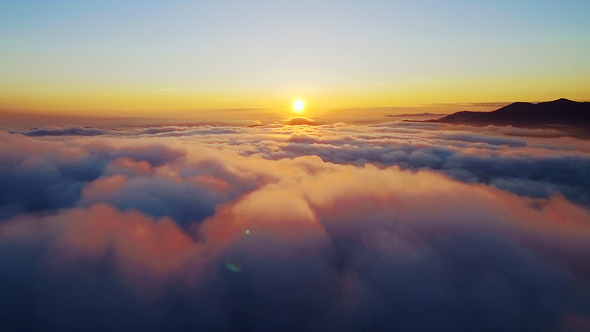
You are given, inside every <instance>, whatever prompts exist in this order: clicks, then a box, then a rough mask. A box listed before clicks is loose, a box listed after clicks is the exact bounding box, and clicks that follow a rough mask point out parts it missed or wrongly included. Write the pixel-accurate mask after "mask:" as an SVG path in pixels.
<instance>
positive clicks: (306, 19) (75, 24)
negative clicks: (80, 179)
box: [0, 0, 590, 119]
mask: <svg viewBox="0 0 590 332" xmlns="http://www.w3.org/2000/svg"><path fill="white" fill-rule="evenodd" d="M588 17H590V3H589V2H588V1H585V0H566V1H553V0H541V1H528V0H527V1H462V0H457V1H438V0H431V1H427V0H420V1H378V0H368V1H262V0H253V1H226V0H221V1H214V2H211V1H208V2H204V1H167V2H160V1H84V2H79V1H62V0H58V1H29V0H24V1H0V45H1V47H0V110H2V111H7V112H21V113H22V112H33V113H45V114H50V115H55V114H61V115H63V114H67V115H84V116H88V115H101V116H110V117H112V116H131V117H138V116H146V117H170V116H178V117H187V116H195V117H202V118H207V119H208V118H211V117H214V116H215V115H216V116H219V117H225V118H230V117H231V115H227V114H225V113H224V112H221V111H219V110H221V109H248V110H253V109H256V110H259V112H262V113H264V112H272V113H273V114H275V115H276V114H287V115H288V112H289V111H290V109H291V105H292V103H293V101H294V100H296V99H301V100H304V101H305V103H306V110H307V112H308V116H313V115H318V116H319V115H321V114H324V113H325V112H326V111H331V110H342V109H366V108H374V107H425V106H426V107H428V106H432V105H434V104H436V105H439V104H447V103H479V102H512V101H517V100H518V101H546V100H552V99H557V98H561V97H565V98H570V99H573V100H577V101H585V100H590V90H589V89H590V88H589V87H590V21H589V20H588ZM212 110H215V111H212ZM455 110H457V109H454V108H453V109H452V111H455ZM435 111H436V112H441V110H435ZM314 112H315V113H314ZM322 112H324V113H322ZM250 113H252V112H250Z"/></svg>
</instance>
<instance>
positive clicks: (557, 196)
mask: <svg viewBox="0 0 590 332" xmlns="http://www.w3.org/2000/svg"><path fill="white" fill-rule="evenodd" d="M39 133H44V134H43V135H41V134H39ZM48 133H51V134H48ZM85 133H86V134H85ZM71 135H76V136H75V137H72V136H71ZM66 136H67V137H66ZM0 170H1V172H0V219H1V221H0V275H1V276H3V279H2V280H3V282H2V283H1V285H0V312H1V313H2V315H3V316H2V317H1V318H0V327H1V328H2V330H8V331H10V330H33V331H34V330H43V331H53V330H55V331H69V330H72V331H74V330H98V331H102V330H138V329H141V330H146V331H163V330H166V331H169V330H179V331H184V330H200V331H203V330H205V331H208V330H211V331H277V330H280V331H318V330H340V331H360V330H362V331H390V330H392V329H393V330H400V331H433V330H437V331H475V330H477V331H558V330H563V331H588V330H589V329H588V327H589V325H590V267H589V266H588V264H587V262H588V260H589V259H590V210H588V208H589V207H590V173H589V172H590V171H589V170H590V143H589V142H588V141H586V140H581V139H577V138H575V137H570V136H564V135H563V134H562V133H560V132H558V131H554V130H540V129H538V130H534V129H515V128H510V127H508V128H502V127H485V128H472V127H461V126H447V125H438V124H421V123H403V122H392V123H384V124H375V125H347V124H344V123H338V124H334V125H316V126H297V125H292V124H286V125H281V124H271V125H266V126H257V127H253V128H244V127H210V126H199V127H160V128H148V129H133V130H129V131H116V132H115V131H109V130H95V129H93V128H77V129H76V130H73V129H70V128H50V129H43V128H42V129H36V130H34V131H31V132H24V133H8V132H0Z"/></svg>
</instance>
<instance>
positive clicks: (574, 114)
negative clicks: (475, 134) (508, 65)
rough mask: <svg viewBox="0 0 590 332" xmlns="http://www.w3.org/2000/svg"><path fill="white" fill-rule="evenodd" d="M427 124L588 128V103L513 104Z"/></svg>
mask: <svg viewBox="0 0 590 332" xmlns="http://www.w3.org/2000/svg"><path fill="white" fill-rule="evenodd" d="M429 122H443V123H455V124H470V125H480V126H481V125H484V126H485V125H499V126H508V125H510V126H516V127H529V126H538V125H568V126H573V127H578V128H590V102H576V101H572V100H569V99H565V98H561V99H558V100H554V101H548V102H544V103H538V104H533V103H523V102H516V103H512V104H510V105H507V106H504V107H502V108H500V109H497V110H495V111H493V112H469V111H462V112H457V113H453V114H451V115H447V116H445V117H442V118H440V119H437V120H430V121H429Z"/></svg>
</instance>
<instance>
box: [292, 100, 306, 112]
mask: <svg viewBox="0 0 590 332" xmlns="http://www.w3.org/2000/svg"><path fill="white" fill-rule="evenodd" d="M304 108H305V104H304V103H303V102H302V101H301V100H296V101H295V102H294V103H293V109H294V110H295V112H297V113H301V112H303V109H304Z"/></svg>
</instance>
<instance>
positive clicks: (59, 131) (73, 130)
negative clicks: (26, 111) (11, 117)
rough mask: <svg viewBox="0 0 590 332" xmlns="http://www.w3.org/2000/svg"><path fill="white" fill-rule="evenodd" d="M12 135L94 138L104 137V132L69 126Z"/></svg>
mask: <svg viewBox="0 0 590 332" xmlns="http://www.w3.org/2000/svg"><path fill="white" fill-rule="evenodd" d="M14 133H19V134H23V135H25V136H96V135H104V134H106V133H107V131H106V130H102V129H96V128H85V127H80V126H70V127H65V128H60V127H45V128H36V129H31V130H29V131H14Z"/></svg>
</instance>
